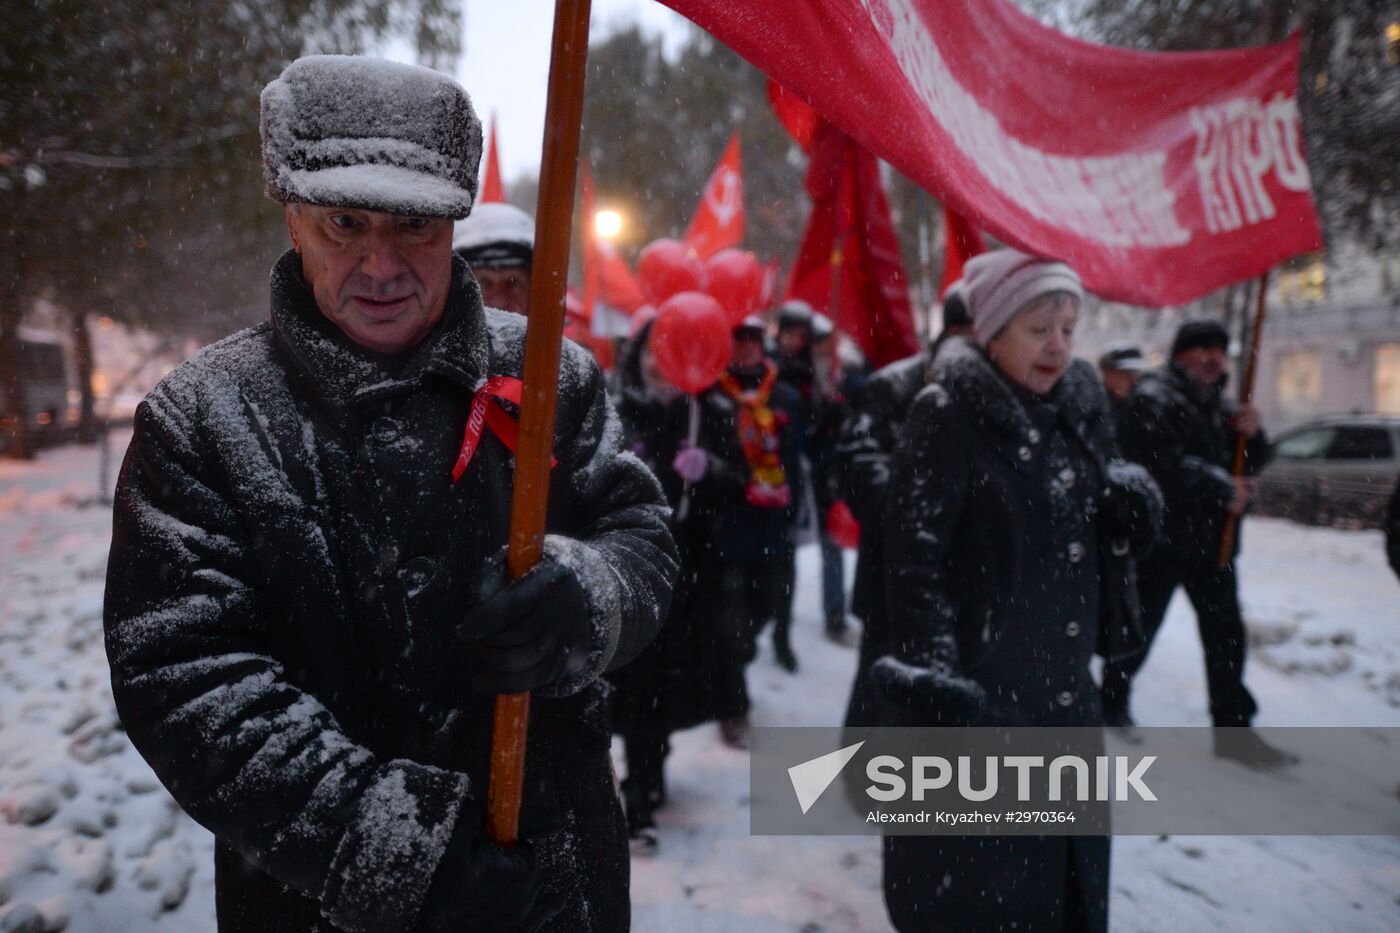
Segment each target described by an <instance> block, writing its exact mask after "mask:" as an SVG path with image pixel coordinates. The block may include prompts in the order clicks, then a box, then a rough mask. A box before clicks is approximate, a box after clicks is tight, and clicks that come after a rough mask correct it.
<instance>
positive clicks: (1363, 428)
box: [1254, 415, 1400, 528]
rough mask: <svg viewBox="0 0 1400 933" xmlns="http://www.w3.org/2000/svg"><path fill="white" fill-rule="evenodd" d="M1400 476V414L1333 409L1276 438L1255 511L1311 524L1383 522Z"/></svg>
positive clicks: (1356, 525)
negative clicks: (1340, 412) (1337, 412)
mask: <svg viewBox="0 0 1400 933" xmlns="http://www.w3.org/2000/svg"><path fill="white" fill-rule="evenodd" d="M1397 476H1400V417H1394V416H1389V415H1333V416H1330V417H1325V418H1319V419H1317V420H1316V421H1310V422H1308V423H1307V424H1304V425H1301V426H1300V427H1297V428H1294V429H1293V430H1291V431H1288V432H1287V433H1285V434H1283V435H1281V436H1280V437H1279V438H1278V440H1277V441H1275V442H1274V459H1273V461H1272V462H1270V464H1269V465H1268V466H1267V467H1265V468H1264V471H1263V472H1262V473H1260V474H1259V476H1258V477H1257V478H1256V480H1255V485H1254V512H1255V513H1256V514H1259V515H1273V516H1276V517H1279V518H1290V519H1293V520H1294V521H1298V522H1305V523H1307V524H1310V525H1334V526H1336V527H1339V528H1382V527H1384V525H1385V519H1386V509H1387V506H1388V505H1389V502H1390V495H1391V492H1392V491H1393V490H1394V489H1395V482H1396V478H1397Z"/></svg>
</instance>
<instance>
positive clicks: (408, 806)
mask: <svg viewBox="0 0 1400 933" xmlns="http://www.w3.org/2000/svg"><path fill="white" fill-rule="evenodd" d="M216 391H225V392H233V391H235V390H234V387H233V386H231V385H212V386H210V385H208V384H186V385H185V386H184V388H183V389H178V388H172V387H170V386H169V385H165V384H163V385H162V387H158V388H157V390H156V391H155V392H154V393H153V394H152V396H151V397H150V398H149V399H148V400H147V401H146V402H144V403H143V404H142V405H141V407H140V409H139V410H138V412H137V417H136V424H135V436H134V438H133V441H132V444H131V448H130V450H129V452H128V454H127V458H126V461H125V463H124V464H123V467H122V472H121V476H120V479H119V481H118V487H117V499H116V507H115V512H114V527H113V536H112V550H111V557H110V560H109V563H108V575H107V595H106V603H105V606H104V624H105V631H106V646H107V655H108V659H109V662H110V664H111V670H112V689H113V694H114V695H115V698H116V704H117V709H118V712H119V714H120V716H121V721H122V724H123V725H124V727H125V728H126V731H127V733H128V734H129V735H130V737H131V740H132V742H133V743H134V744H135V745H136V747H137V749H138V750H139V751H140V752H141V754H142V755H143V756H144V757H145V759H146V760H147V761H148V762H149V763H150V764H151V766H152V768H153V769H154V770H155V772H156V774H157V775H158V776H159V777H160V779H161V781H162V782H163V783H164V784H165V786H166V787H167V788H168V789H169V790H170V793H171V794H172V795H173V796H174V797H175V799H176V800H177V801H178V802H179V803H180V805H181V806H182V807H183V808H184V809H185V810H186V812H188V813H189V814H190V815H191V816H193V817H194V818H195V819H196V820H197V821H199V822H200V823H201V824H202V825H204V826H205V827H207V828H208V829H209V830H211V831H212V832H213V833H214V834H215V835H216V836H217V837H218V838H219V839H220V840H221V841H222V842H224V843H225V844H227V845H229V846H231V847H232V848H233V849H235V850H236V851H237V852H238V853H239V854H240V855H241V856H242V857H243V858H244V859H246V860H247V861H249V862H251V863H252V864H254V865H256V866H257V867H259V868H260V869H262V870H263V871H265V872H267V873H268V874H269V875H271V876H273V877H274V878H276V879H278V880H279V881H282V882H283V883H285V884H287V885H289V886H291V887H292V888H294V889H295V890H297V891H300V892H301V893H303V894H305V895H307V896H308V897H311V898H314V899H316V900H318V901H320V903H321V905H322V911H323V913H324V914H325V915H326V917H328V918H329V919H330V920H331V921H332V922H333V923H335V924H336V925H337V926H338V927H339V928H341V929H345V930H352V931H360V930H363V931H380V930H403V929H410V928H412V926H413V923H414V921H415V918H416V915H417V913H418V911H419V909H420V908H421V904H422V899H423V897H424V895H425V894H426V891H427V888H428V886H429V883H430V881H431V877H432V873H433V870H434V869H435V867H436V865H437V863H438V861H439V859H440V857H441V855H442V851H443V849H444V847H445V846H446V844H447V841H448V839H449V837H450V836H451V833H452V829H453V826H454V824H455V822H456V818H457V815H458V810H459V808H460V807H461V805H462V802H463V800H464V799H466V798H467V796H468V781H467V777H466V775H464V774H460V773H455V772H451V771H446V770H442V769H439V768H435V767H429V766H427V765H423V764H418V763H415V762H412V761H406V760H384V759H381V758H378V757H376V756H375V755H374V754H372V753H371V752H369V751H368V750H367V749H366V748H364V747H362V746H360V745H358V744H356V742H355V741H353V740H352V739H351V738H350V737H349V736H347V735H346V734H345V732H344V731H343V730H342V728H341V727H340V725H339V724H338V723H337V721H336V719H335V717H334V716H332V714H331V713H330V712H329V711H328V710H327V709H326V707H325V706H323V705H322V703H321V702H319V701H318V699H317V698H316V697H315V696H312V695H310V694H308V693H307V692H305V691H303V690H301V689H298V687H297V686H295V685H294V684H293V683H292V682H291V681H290V680H289V679H288V678H287V676H286V672H285V671H284V670H283V668H282V666H281V665H280V664H279V663H278V662H277V661H276V660H275V659H274V658H273V657H272V656H270V654H269V653H268V648H267V640H268V632H269V631H270V630H271V627H273V626H276V625H279V624H286V615H285V612H281V611H278V607H276V606H274V605H270V604H269V602H268V600H267V598H266V596H265V595H264V594H263V593H261V592H259V590H258V589H257V588H256V587H255V585H254V581H255V580H256V570H255V565H254V560H253V558H252V555H251V553H250V552H251V550H252V547H253V543H252V542H250V541H248V540H245V538H244V533H243V530H242V529H241V527H240V522H239V516H238V514H237V512H236V511H235V508H234V506H233V504H232V496H231V494H230V491H229V490H228V489H226V488H222V487H224V485H225V484H224V482H223V481H222V480H221V476H223V475H224V474H223V473H222V471H220V470H218V469H216V468H214V466H213V465H212V464H209V463H206V462H205V457H204V456H203V451H204V450H206V449H208V448H207V446H206V443H205V442H201V441H200V440H199V435H200V425H202V424H204V423H206V412H205V408H206V407H207V404H208V398H209V395H210V393H212V392H216Z"/></svg>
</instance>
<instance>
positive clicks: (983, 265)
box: [962, 247, 1084, 346]
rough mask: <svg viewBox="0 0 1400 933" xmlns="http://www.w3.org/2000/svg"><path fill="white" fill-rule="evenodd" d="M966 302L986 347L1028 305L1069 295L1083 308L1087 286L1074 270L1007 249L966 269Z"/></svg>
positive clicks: (973, 261)
mask: <svg viewBox="0 0 1400 933" xmlns="http://www.w3.org/2000/svg"><path fill="white" fill-rule="evenodd" d="M962 280H963V298H964V300H966V301H967V307H968V311H970V312H971V314H972V331H973V335H974V336H975V337H976V338H977V342H978V343H979V344H981V345H982V346H986V345H987V343H988V341H990V340H991V339H992V338H993V337H995V336H996V335H997V334H998V333H1000V332H1001V329H1002V328H1003V327H1005V326H1006V325H1007V324H1009V323H1010V322H1011V319H1012V318H1013V317H1015V316H1016V312H1018V311H1020V310H1021V309H1022V308H1024V307H1025V306H1026V305H1028V304H1029V303H1031V302H1032V301H1034V300H1035V299H1037V298H1040V297H1041V296H1043V295H1048V294H1051V293H1052V292H1068V293H1069V294H1071V295H1073V296H1074V298H1075V300H1076V301H1078V302H1079V303H1081V304H1083V302H1084V286H1083V285H1082V284H1081V283H1080V281H1079V276H1078V275H1076V274H1075V272H1074V270H1073V269H1071V268H1070V267H1069V266H1067V265H1065V264H1064V263H1062V262H1058V261H1056V260H1053V259H1041V258H1040V257H1038V256H1031V255H1028V254H1026V253H1023V252H1021V251H1020V250H1016V249H1011V248H1009V247H1008V248H1006V249H999V250H996V251H994V252H990V253H983V254H982V255H980V256H974V257H973V258H972V259H969V260H968V261H967V265H965V266H963V279H962Z"/></svg>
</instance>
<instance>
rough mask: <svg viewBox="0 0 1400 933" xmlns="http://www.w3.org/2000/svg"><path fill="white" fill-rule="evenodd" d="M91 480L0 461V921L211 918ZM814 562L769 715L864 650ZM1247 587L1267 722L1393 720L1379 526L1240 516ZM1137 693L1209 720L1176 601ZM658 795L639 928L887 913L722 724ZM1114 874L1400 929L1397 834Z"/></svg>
mask: <svg viewBox="0 0 1400 933" xmlns="http://www.w3.org/2000/svg"><path fill="white" fill-rule="evenodd" d="M124 443H125V438H114V449H115V450H116V451H118V452H119V451H120V450H121V449H122V447H123V446H124ZM109 482H110V477H109ZM96 490H97V454H96V451H95V450H94V449H92V448H79V447H66V448H60V449H56V450H50V451H45V452H44V453H43V454H42V456H41V459H40V460H39V461H37V462H36V463H32V464H23V465H21V464H14V463H9V462H0V931H6V933H10V931H16V930H24V931H38V930H59V929H64V930H68V931H72V933H123V931H145V930H171V931H182V933H212V931H213V930H214V919H213V866H212V852H211V846H212V842H211V839H210V837H209V835H208V834H207V833H205V832H204V831H203V830H202V829H200V828H199V827H198V826H196V825H195V824H194V823H193V822H192V821H190V820H189V818H188V817H186V816H184V815H183V814H182V813H181V812H180V811H179V810H178V808H176V807H175V806H174V804H173V802H172V801H171V800H170V799H169V797H168V796H167V795H166V794H165V792H164V791H163V790H162V789H161V788H160V785H159V784H158V783H157V782H156V781H155V778H154V776H153V775H152V774H151V772H150V770H149V769H148V768H147V767H146V765H145V764H144V762H142V761H141V759H140V757H139V756H138V755H137V754H136V753H135V751H134V750H133V749H132V748H131V746H130V744H129V743H128V742H127V741H126V739H125V734H124V733H123V732H122V731H121V730H120V728H119V727H118V726H117V723H116V717H115V713H114V711H113V708H112V699H111V691H110V688H109V686H108V680H107V666H106V657H105V654H104V652H103V646H102V628H101V604H102V587H103V573H104V568H105V564H106V555H107V547H108V538H109V535H110V526H111V522H110V515H109V513H108V510H107V509H106V508H105V507H103V506H101V505H100V504H97V503H96V502H95V492H96ZM816 557H817V555H816V552H815V550H814V549H811V548H807V549H804V550H803V552H802V553H801V555H800V561H799V574H800V577H799V590H800V592H799V595H798V603H797V616H796V623H795V627H796V632H795V642H796V650H797V652H798V655H799V657H800V659H801V661H802V670H801V672H800V673H799V674H798V675H797V676H795V677H793V676H789V675H786V674H784V673H782V672H781V671H780V670H778V668H777V667H776V666H775V665H774V664H773V661H772V658H771V654H770V652H769V651H768V649H767V645H766V644H765V645H764V646H763V649H762V651H761V653H760V656H759V659H758V661H757V662H755V664H754V666H753V667H752V668H751V669H750V675H749V676H750V686H751V690H752V693H753V695H754V700H755V706H756V708H755V714H754V715H755V721H756V722H757V723H758V724H760V725H788V724H791V725H799V724H800V725H818V724H829V723H833V722H837V721H839V718H840V716H841V714H842V712H843V710H844V708H845V703H846V696H847V691H848V690H849V686H850V681H851V675H852V670H853V666H854V662H855V652H854V651H853V650H851V649H845V648H839V647H836V646H834V645H831V644H830V643H828V642H826V641H825V640H824V639H822V638H821V636H820V630H821V623H820V619H821V613H820V611H819V592H818V587H817V566H816ZM1242 579H1243V588H1244V594H1243V595H1244V603H1245V609H1246V615H1247V617H1248V621H1249V624H1250V631H1251V639H1252V641H1253V642H1254V647H1253V649H1252V654H1251V658H1250V667H1249V671H1248V675H1247V679H1248V682H1249V684H1250V687H1251V689H1253V691H1254V692H1255V694H1256V696H1257V697H1258V698H1259V701H1260V706H1261V708H1262V713H1261V716H1260V724H1262V725H1275V726H1277V725H1391V726H1395V725H1400V584H1397V582H1396V580H1395V578H1394V577H1393V576H1392V575H1391V574H1390V571H1389V569H1388V568H1387V567H1386V566H1385V562H1384V557H1383V552H1382V546H1381V539H1380V536H1379V535H1378V534H1376V533H1373V532H1337V531H1330V530H1324V529H1309V528H1301V527H1298V526H1294V525H1290V524H1287V523H1284V522H1277V521H1271V520H1251V521H1249V522H1248V523H1247V526H1246V529H1245V558H1244V562H1243V567H1242ZM1135 705H1136V712H1137V713H1138V717H1139V719H1140V720H1141V721H1142V722H1143V723H1144V724H1147V725H1203V724H1205V723H1206V721H1207V720H1206V715H1205V684H1204V672H1203V669H1202V664H1201V658H1200V647H1199V643H1198V641H1197V638H1196V634H1195V627H1194V624H1193V621H1192V617H1191V614H1190V610H1189V607H1187V606H1186V605H1185V603H1184V601H1178V603H1176V604H1174V605H1173V608H1172V613H1171V615H1170V616H1169V617H1168V620H1167V623H1166V626H1165V628H1164V630H1163V632H1162V635H1161V637H1160V638H1159V640H1158V643H1157V645H1156V646H1155V648H1154V651H1153V655H1152V657H1151V659H1150V661H1149V662H1148V664H1147V666H1146V667H1145V668H1144V671H1143V674H1142V680H1141V687H1140V691H1139V695H1138V696H1137V697H1136V700H1135ZM1397 780H1400V776H1397ZM668 789H669V792H670V799H671V803H670V806H669V807H668V808H667V809H666V810H664V811H662V813H661V814H660V832H661V845H660V850H659V851H658V853H657V854H656V855H655V856H653V857H649V858H645V859H637V860H634V862H633V883H632V890H633V900H634V905H635V908H634V917H635V922H634V928H635V929H637V930H639V931H648V933H649V931H666V933H672V931H676V933H686V931H707V933H708V931H744V933H749V931H754V933H765V931H863V930H885V929H888V924H887V921H886V919H885V913H884V907H883V905H882V902H881V898H880V889H879V874H880V862H879V847H878V842H877V840H873V839H865V838H831V839H819V838H761V837H750V836H749V835H748V811H747V792H748V762H747V759H746V757H745V756H744V755H743V754H741V753H737V752H733V751H731V750H729V749H726V748H724V747H723V746H722V745H720V743H719V741H718V737H717V735H716V732H715V729H714V727H713V726H704V727H700V728H697V729H693V730H691V731H689V732H687V733H684V734H682V735H680V736H677V737H676V739H675V752H674V754H673V755H672V758H671V762H670V765H669V767H668ZM1398 805H1400V804H1398ZM1113 873H1114V874H1113V902H1112V923H1113V928H1114V929H1115V930H1125V931H1139V930H1143V931H1146V930H1173V931H1176V930H1187V931H1196V930H1200V931H1208V930H1220V929H1229V930H1259V931H1264V930H1269V931H1276V930H1290V931H1291V930H1298V931H1303V930H1309V931H1310V930H1322V929H1337V930H1340V929H1345V930H1349V931H1352V930H1355V931H1362V930H1377V931H1381V930H1385V931H1389V930H1394V929H1397V928H1400V840H1397V839H1394V838H1341V837H1338V838H1332V837H1329V838H1271V837H1256V838H1224V837H1191V838H1185V837H1171V838H1160V839H1159V838H1120V839H1118V840H1116V841H1115V843H1114V864H1113Z"/></svg>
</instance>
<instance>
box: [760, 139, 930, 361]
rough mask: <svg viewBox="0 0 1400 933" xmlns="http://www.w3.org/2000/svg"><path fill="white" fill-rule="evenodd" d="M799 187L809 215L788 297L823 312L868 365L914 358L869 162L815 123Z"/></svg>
mask: <svg viewBox="0 0 1400 933" xmlns="http://www.w3.org/2000/svg"><path fill="white" fill-rule="evenodd" d="M809 154H810V157H811V161H810V162H809V164H808V166H807V179H806V181H805V185H806V188H807V193H808V194H809V195H810V196H811V198H812V216H811V218H810V219H809V220H808V222H807V232H806V233H805V234H804V235H803V238H802V247H801V249H800V250H799V251H798V256H797V261H796V262H795V263H794V264H793V268H792V274H791V276H790V277H789V279H788V292H787V293H788V297H790V298H801V299H803V300H804V301H806V302H807V303H808V304H810V305H811V306H812V307H813V308H816V309H818V310H821V311H825V312H826V314H827V316H828V317H830V318H831V319H832V320H833V321H835V322H836V326H837V327H839V328H840V329H841V330H844V331H845V332H846V333H847V334H849V335H850V336H851V339H853V340H854V341H855V342H856V343H857V344H858V345H859V346H860V348H861V350H862V351H863V352H864V353H865V355H866V357H867V358H869V360H870V362H871V363H872V364H873V365H875V366H884V365H885V364H886V363H892V362H894V361H895V360H899V359H903V358H904V357H906V356H910V355H912V354H914V353H916V352H918V338H917V337H916V336H915V333H914V315H913V311H912V309H911V308H910V305H909V283H908V279H907V278H906V277H905V274H904V263H903V260H902V259H901V257H900V254H899V239H898V237H897V236H896V235H895V230H894V223H893V221H892V220H891V218H890V205H889V201H888V200H887V199H886V197H885V188H884V184H883V183H882V182H881V180H880V164H879V162H878V161H877V160H876V158H875V156H874V155H872V154H871V153H869V152H867V151H866V150H864V149H862V148H860V146H858V145H856V143H855V142H854V141H853V140H852V139H851V138H850V137H848V136H846V135H845V134H844V133H842V132H841V131H840V130H838V129H837V128H836V127H834V126H832V125H831V124H830V123H827V122H826V121H825V120H822V121H820V122H819V123H818V124H817V126H816V128H815V131H814V133H813V135H812V144H811V149H810V153H809Z"/></svg>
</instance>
